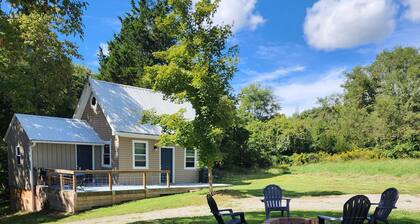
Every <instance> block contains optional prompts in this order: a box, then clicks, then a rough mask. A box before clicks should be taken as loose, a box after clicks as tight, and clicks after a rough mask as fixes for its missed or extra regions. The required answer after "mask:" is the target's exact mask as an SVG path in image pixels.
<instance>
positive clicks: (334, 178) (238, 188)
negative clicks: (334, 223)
mask: <svg viewBox="0 0 420 224" xmlns="http://www.w3.org/2000/svg"><path fill="white" fill-rule="evenodd" d="M218 182H222V183H230V184H232V185H233V186H231V187H227V188H222V189H217V191H218V192H219V194H218V195H217V198H216V199H217V200H225V201H226V200H229V199H230V198H232V197H250V196H262V189H263V188H264V187H265V186H266V185H268V184H277V185H279V186H281V187H282V188H284V189H285V191H286V192H285V195H286V196H289V197H301V196H321V195H340V194H367V193H381V192H382V191H383V190H384V189H386V188H388V187H391V186H393V187H397V188H398V189H399V190H400V192H401V193H402V194H420V160H413V159H411V160H410V159H406V160H383V161H382V160H381V161H348V162H336V163H319V164H310V165H305V166H296V167H292V168H290V169H284V168H279V169H270V170H258V171H255V170H254V171H249V173H244V172H242V173H241V174H228V175H225V177H224V178H223V179H221V180H218ZM206 193H207V190H201V191H197V192H192V193H185V194H178V195H171V196H165V197H158V198H150V199H144V200H139V201H133V202H128V203H124V204H120V205H114V206H109V207H103V208H97V209H93V210H90V211H86V212H81V213H79V214H76V215H72V216H68V215H65V214H57V213H45V212H43V213H33V214H17V215H13V216H10V217H7V218H3V219H0V222H4V223H42V222H65V221H78V220H85V219H90V218H98V217H104V216H114V215H123V214H132V213H141V212H147V211H154V210H161V209H166V208H176V207H184V206H191V205H205V204H206V200H205V195H206ZM314 209H316V208H314ZM318 214H319V213H318ZM404 214H405V216H404V217H406V216H416V217H417V220H420V219H418V217H419V216H418V214H415V213H404ZM413 214H415V215H413ZM181 215H182V214H181ZM177 220H178V219H177ZM179 220H180V222H176V223H184V222H182V221H186V220H184V219H179ZM259 220H263V219H259ZM165 222H166V221H165ZM186 223H188V222H186ZM190 223H191V222H190ZM192 223H194V222H192ZM398 223H403V222H398ZM406 223H410V222H406Z"/></svg>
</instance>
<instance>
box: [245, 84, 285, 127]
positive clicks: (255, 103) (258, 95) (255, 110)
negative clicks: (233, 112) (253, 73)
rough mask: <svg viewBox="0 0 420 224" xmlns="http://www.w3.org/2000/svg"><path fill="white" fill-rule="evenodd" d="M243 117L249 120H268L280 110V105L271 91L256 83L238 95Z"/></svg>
mask: <svg viewBox="0 0 420 224" xmlns="http://www.w3.org/2000/svg"><path fill="white" fill-rule="evenodd" d="M238 98H239V102H240V104H239V109H238V112H239V113H240V114H241V116H243V117H245V118H248V119H258V120H267V119H270V118H271V117H273V116H274V115H276V114H277V113H278V111H279V110H280V104H279V103H278V101H277V99H276V97H275V96H274V94H273V92H272V90H271V89H268V88H264V87H263V86H262V85H261V84H258V83H254V84H250V85H249V86H247V87H244V88H243V89H241V92H240V93H239V95H238Z"/></svg>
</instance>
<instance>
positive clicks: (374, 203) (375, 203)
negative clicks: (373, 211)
mask: <svg viewBox="0 0 420 224" xmlns="http://www.w3.org/2000/svg"><path fill="white" fill-rule="evenodd" d="M370 204H371V205H379V203H377V202H373V203H370Z"/></svg>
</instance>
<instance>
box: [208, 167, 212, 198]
mask: <svg viewBox="0 0 420 224" xmlns="http://www.w3.org/2000/svg"><path fill="white" fill-rule="evenodd" d="M207 169H208V178H209V193H210V194H211V195H213V168H212V167H211V166H208V168H207Z"/></svg>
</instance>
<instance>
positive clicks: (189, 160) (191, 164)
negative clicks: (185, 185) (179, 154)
mask: <svg viewBox="0 0 420 224" xmlns="http://www.w3.org/2000/svg"><path fill="white" fill-rule="evenodd" d="M195 162H196V152H195V150H194V149H185V169H195Z"/></svg>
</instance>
